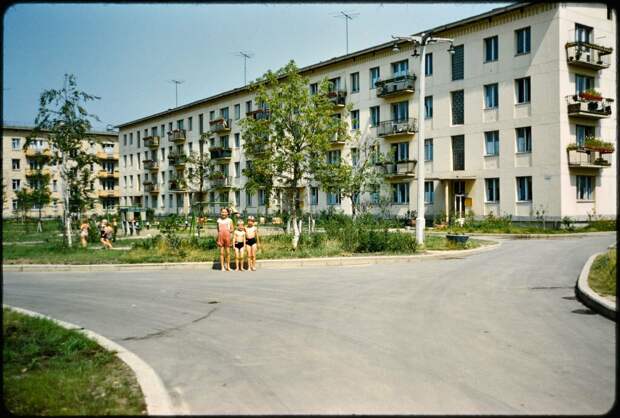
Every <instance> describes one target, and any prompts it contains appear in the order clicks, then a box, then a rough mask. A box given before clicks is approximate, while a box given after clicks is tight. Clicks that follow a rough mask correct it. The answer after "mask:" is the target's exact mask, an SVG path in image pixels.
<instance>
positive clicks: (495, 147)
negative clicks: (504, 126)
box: [484, 131, 499, 156]
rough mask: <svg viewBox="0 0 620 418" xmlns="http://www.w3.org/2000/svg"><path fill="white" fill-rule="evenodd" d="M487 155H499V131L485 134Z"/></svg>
mask: <svg viewBox="0 0 620 418" xmlns="http://www.w3.org/2000/svg"><path fill="white" fill-rule="evenodd" d="M484 151H485V155H487V156H488V155H499V131H489V132H485V133H484Z"/></svg>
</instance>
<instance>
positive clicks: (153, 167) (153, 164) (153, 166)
mask: <svg viewBox="0 0 620 418" xmlns="http://www.w3.org/2000/svg"><path fill="white" fill-rule="evenodd" d="M142 163H143V164H144V169H145V170H149V171H157V170H159V162H158V161H157V160H143V161H142Z"/></svg>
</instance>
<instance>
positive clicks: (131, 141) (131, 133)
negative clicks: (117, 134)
mask: <svg viewBox="0 0 620 418" xmlns="http://www.w3.org/2000/svg"><path fill="white" fill-rule="evenodd" d="M129 145H130V146H131V145H133V132H130V133H129Z"/></svg>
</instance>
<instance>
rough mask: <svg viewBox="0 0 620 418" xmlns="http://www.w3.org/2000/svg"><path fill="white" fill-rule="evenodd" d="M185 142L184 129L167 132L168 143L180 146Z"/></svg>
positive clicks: (185, 134)
mask: <svg viewBox="0 0 620 418" xmlns="http://www.w3.org/2000/svg"><path fill="white" fill-rule="evenodd" d="M186 140H187V133H186V131H185V129H175V130H174V131H171V132H168V141H170V142H174V143H175V144H181V143H183V142H185V141H186Z"/></svg>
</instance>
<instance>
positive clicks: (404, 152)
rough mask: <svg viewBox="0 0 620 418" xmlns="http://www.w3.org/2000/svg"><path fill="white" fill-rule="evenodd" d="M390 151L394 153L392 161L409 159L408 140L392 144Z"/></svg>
mask: <svg viewBox="0 0 620 418" xmlns="http://www.w3.org/2000/svg"><path fill="white" fill-rule="evenodd" d="M392 153H393V154H394V161H397V162H398V161H407V160H409V142H399V143H398V144H392Z"/></svg>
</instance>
